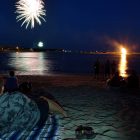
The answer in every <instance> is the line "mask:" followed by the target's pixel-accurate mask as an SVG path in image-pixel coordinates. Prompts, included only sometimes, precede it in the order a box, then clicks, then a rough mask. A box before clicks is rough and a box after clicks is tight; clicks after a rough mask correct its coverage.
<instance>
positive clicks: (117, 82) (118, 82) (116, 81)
mask: <svg viewBox="0 0 140 140" xmlns="http://www.w3.org/2000/svg"><path fill="white" fill-rule="evenodd" d="M122 83H123V77H122V76H120V75H119V72H118V71H117V72H116V73H115V74H114V76H113V77H112V78H111V79H109V80H108V81H107V85H108V86H110V87H121V86H122Z"/></svg>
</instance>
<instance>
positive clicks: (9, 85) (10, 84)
mask: <svg viewBox="0 0 140 140" xmlns="http://www.w3.org/2000/svg"><path fill="white" fill-rule="evenodd" d="M17 90H18V80H17V78H16V76H15V72H14V71H9V77H7V78H6V79H5V82H4V92H6V91H7V92H13V91H17Z"/></svg>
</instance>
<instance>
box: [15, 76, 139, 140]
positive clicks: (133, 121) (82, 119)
mask: <svg viewBox="0 0 140 140" xmlns="http://www.w3.org/2000/svg"><path fill="white" fill-rule="evenodd" d="M18 79H19V82H23V81H26V80H29V81H30V82H31V83H32V85H33V91H34V90H36V89H37V90H38V89H39V88H43V89H44V90H45V91H46V92H49V93H51V94H52V95H53V96H54V97H55V98H56V99H57V100H58V101H59V102H60V103H61V104H62V106H63V107H64V109H65V110H66V112H67V114H68V117H67V118H64V117H62V116H61V115H58V117H59V129H58V133H57V135H58V138H59V139H62V140H63V139H67V138H76V137H75V129H76V128H77V127H78V126H79V125H83V126H90V127H92V128H93V129H94V132H95V137H94V138H92V139H94V140H115V139H116V140H132V139H133V140H139V137H140V126H139V123H140V117H139V116H140V95H139V94H127V93H125V92H120V91H113V90H110V89H108V88H107V87H106V80H105V79H103V78H100V79H95V78H94V77H93V76H90V75H85V76H81V75H53V76H18Z"/></svg>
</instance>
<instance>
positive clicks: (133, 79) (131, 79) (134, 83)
mask: <svg viewBox="0 0 140 140" xmlns="http://www.w3.org/2000/svg"><path fill="white" fill-rule="evenodd" d="M127 87H128V88H139V77H138V76H137V74H136V72H135V71H134V70H132V71H131V74H130V75H129V76H128V77H127Z"/></svg>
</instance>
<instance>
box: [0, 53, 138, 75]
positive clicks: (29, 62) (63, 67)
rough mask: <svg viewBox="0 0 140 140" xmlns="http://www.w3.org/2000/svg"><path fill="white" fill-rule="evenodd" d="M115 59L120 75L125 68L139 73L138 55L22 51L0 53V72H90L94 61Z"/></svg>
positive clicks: (19, 73) (23, 73)
mask: <svg viewBox="0 0 140 140" xmlns="http://www.w3.org/2000/svg"><path fill="white" fill-rule="evenodd" d="M97 59H99V60H100V62H101V63H102V64H104V63H105V61H106V60H107V59H109V60H110V61H112V60H115V61H116V62H117V67H118V69H119V70H120V71H121V73H122V75H125V70H126V69H130V68H131V69H135V70H136V71H137V73H138V74H140V55H128V56H123V55H107V54H94V55H84V54H76V53H46V52H22V53H16V52H13V53H0V73H1V74H6V73H7V72H8V70H11V69H12V70H15V71H16V73H17V74H18V75H21V74H22V75H50V74H91V73H92V69H93V65H94V62H95V61H96V60H97Z"/></svg>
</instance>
